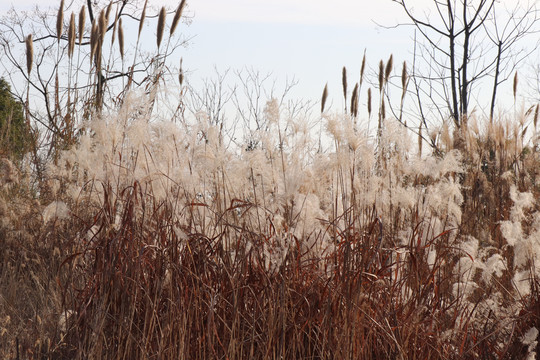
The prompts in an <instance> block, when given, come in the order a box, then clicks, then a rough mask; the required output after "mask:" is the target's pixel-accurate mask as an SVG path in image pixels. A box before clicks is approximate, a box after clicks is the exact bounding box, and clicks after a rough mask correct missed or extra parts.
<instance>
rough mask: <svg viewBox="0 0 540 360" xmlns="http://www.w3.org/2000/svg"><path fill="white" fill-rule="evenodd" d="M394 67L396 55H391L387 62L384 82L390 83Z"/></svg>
mask: <svg viewBox="0 0 540 360" xmlns="http://www.w3.org/2000/svg"><path fill="white" fill-rule="evenodd" d="M393 67H394V55H390V58H389V59H388V62H387V63H386V69H385V71H384V83H385V84H388V80H389V79H390V74H391V73H392V68H393Z"/></svg>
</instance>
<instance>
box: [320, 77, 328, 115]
mask: <svg viewBox="0 0 540 360" xmlns="http://www.w3.org/2000/svg"><path fill="white" fill-rule="evenodd" d="M327 98H328V83H326V85H324V90H323V93H322V99H321V114H322V113H323V112H324V107H325V106H326V99H327Z"/></svg>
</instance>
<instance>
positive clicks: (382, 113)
mask: <svg viewBox="0 0 540 360" xmlns="http://www.w3.org/2000/svg"><path fill="white" fill-rule="evenodd" d="M381 119H382V120H384V119H386V105H385V104H384V98H383V100H382V105H381Z"/></svg>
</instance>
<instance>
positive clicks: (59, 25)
mask: <svg viewBox="0 0 540 360" xmlns="http://www.w3.org/2000/svg"><path fill="white" fill-rule="evenodd" d="M63 26H64V0H62V1H61V2H60V8H59V9H58V15H57V16H56V39H57V40H58V41H60V37H61V36H62V29H63Z"/></svg>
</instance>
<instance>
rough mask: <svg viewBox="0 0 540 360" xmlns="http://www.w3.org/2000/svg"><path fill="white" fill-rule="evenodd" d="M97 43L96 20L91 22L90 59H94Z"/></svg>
mask: <svg viewBox="0 0 540 360" xmlns="http://www.w3.org/2000/svg"><path fill="white" fill-rule="evenodd" d="M98 42H99V40H98V26H97V24H96V19H94V21H92V30H91V31H90V59H93V58H94V54H95V53H96V49H97V45H98Z"/></svg>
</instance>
